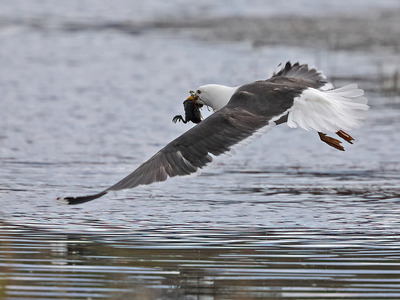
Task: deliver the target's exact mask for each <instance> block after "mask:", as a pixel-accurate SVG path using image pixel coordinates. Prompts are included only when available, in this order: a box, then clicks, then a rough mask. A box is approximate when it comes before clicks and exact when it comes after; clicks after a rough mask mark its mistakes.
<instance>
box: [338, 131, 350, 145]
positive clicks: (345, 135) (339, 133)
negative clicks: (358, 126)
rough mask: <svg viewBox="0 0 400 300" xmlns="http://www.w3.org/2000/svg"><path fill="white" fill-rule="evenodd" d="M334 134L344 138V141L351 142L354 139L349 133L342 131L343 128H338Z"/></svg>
mask: <svg viewBox="0 0 400 300" xmlns="http://www.w3.org/2000/svg"><path fill="white" fill-rule="evenodd" d="M336 134H337V135H338V136H340V137H341V138H342V139H344V140H345V141H346V142H348V143H350V144H353V141H354V139H353V137H352V136H351V135H350V134H348V133H346V132H344V131H343V130H339V131H338V132H336Z"/></svg>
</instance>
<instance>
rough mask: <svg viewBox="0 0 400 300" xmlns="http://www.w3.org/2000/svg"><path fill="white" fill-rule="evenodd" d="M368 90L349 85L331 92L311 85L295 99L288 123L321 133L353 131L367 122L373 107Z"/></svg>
mask: <svg viewBox="0 0 400 300" xmlns="http://www.w3.org/2000/svg"><path fill="white" fill-rule="evenodd" d="M363 95H364V91H363V90H362V89H359V88H358V86H357V84H349V85H346V86H344V87H341V88H337V89H332V90H328V91H322V90H317V89H313V88H308V89H306V90H304V91H303V92H302V93H301V95H300V96H299V97H297V98H295V99H294V105H293V106H292V108H291V109H290V111H289V115H288V121H287V124H288V126H289V127H292V128H295V127H297V126H299V127H301V128H303V129H306V130H310V129H314V130H316V131H320V132H337V131H339V130H351V129H354V128H358V127H360V126H361V125H362V124H363V121H364V119H365V113H366V111H367V110H368V109H369V106H368V105H367V102H368V100H367V98H366V97H364V96H363Z"/></svg>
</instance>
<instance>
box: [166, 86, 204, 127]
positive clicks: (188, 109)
mask: <svg viewBox="0 0 400 300" xmlns="http://www.w3.org/2000/svg"><path fill="white" fill-rule="evenodd" d="M196 100H197V96H196V95H194V93H193V94H192V95H191V96H190V97H189V98H187V99H186V100H185V101H184V102H183V107H184V109H185V118H183V117H182V116H181V115H176V116H175V117H174V118H173V119H172V122H174V123H176V122H177V121H182V122H183V123H184V124H186V123H187V122H189V121H192V122H193V123H196V124H197V123H200V122H201V112H200V108H201V107H202V106H203V104H199V103H197V102H196Z"/></svg>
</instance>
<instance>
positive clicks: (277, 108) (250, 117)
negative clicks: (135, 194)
mask: <svg viewBox="0 0 400 300" xmlns="http://www.w3.org/2000/svg"><path fill="white" fill-rule="evenodd" d="M363 95H364V91H363V90H362V89H359V88H358V86H357V85H356V84H349V85H346V86H343V87H340V88H336V89H335V88H334V87H333V85H332V84H331V83H329V82H328V81H327V80H326V77H325V76H324V74H323V73H322V72H321V71H318V70H317V69H315V68H311V67H308V65H306V64H299V63H295V64H293V65H292V64H291V63H290V62H287V63H286V64H285V65H284V66H280V68H279V69H278V70H277V71H276V72H275V73H274V74H273V75H272V77H271V78H269V79H267V80H259V81H255V82H253V83H249V84H245V85H242V86H239V87H228V86H223V85H217V84H208V85H204V86H201V87H199V88H198V89H197V90H196V91H194V92H191V95H190V97H189V98H188V99H186V100H185V102H184V108H185V118H183V117H182V116H175V117H174V119H173V121H174V122H176V121H183V122H184V123H186V122H189V121H192V122H194V123H199V124H198V125H196V126H194V127H192V128H191V129H189V130H188V131H186V132H185V133H183V134H182V135H181V136H179V137H178V138H176V139H175V140H173V141H172V142H170V143H169V144H167V145H166V146H165V147H164V148H162V149H161V150H160V151H158V152H157V153H156V154H155V155H154V156H152V157H151V158H150V159H148V160H147V161H146V162H144V163H143V164H142V165H140V166H139V167H138V168H137V169H136V170H135V171H133V172H132V173H131V174H129V175H128V176H126V177H125V178H123V179H122V180H121V181H119V182H117V183H116V184H114V185H113V186H111V187H109V188H107V189H105V190H104V191H102V192H100V193H97V194H93V195H88V196H80V197H63V198H58V199H60V200H65V201H67V203H68V204H78V203H84V202H87V201H91V200H94V199H96V198H99V197H101V196H103V195H105V194H107V193H108V192H110V191H117V190H122V189H129V188H134V187H136V186H138V185H141V184H151V183H153V182H158V181H164V180H166V179H167V178H168V177H174V176H183V175H189V174H192V173H195V172H197V171H198V170H199V169H201V168H203V167H204V166H206V165H207V164H208V163H210V162H211V161H212V156H211V155H213V156H218V155H220V154H222V153H225V152H227V151H229V150H230V149H231V148H232V146H234V145H235V144H238V143H239V142H241V141H243V140H245V139H247V138H249V137H251V136H253V135H254V134H255V133H257V132H263V133H265V132H267V131H268V130H270V129H271V128H273V127H274V126H275V125H278V124H281V123H285V122H286V123H287V125H288V126H289V127H291V128H296V127H301V128H303V129H305V130H311V129H312V130H315V131H317V132H318V134H319V137H320V139H321V140H322V141H323V142H325V143H327V144H328V145H330V146H332V147H334V148H336V149H338V150H342V151H343V150H344V148H343V146H342V145H341V142H340V141H339V140H338V139H335V138H333V137H330V136H328V135H327V133H329V132H331V133H336V134H337V135H338V136H339V137H341V138H342V139H344V140H345V141H347V142H349V143H352V141H353V138H352V137H351V136H350V135H349V134H347V133H346V132H345V131H347V130H351V129H355V128H358V127H360V126H361V125H362V123H363V120H364V118H365V112H366V111H367V110H368V108H369V107H368V105H367V101H368V100H367V98H365V97H363ZM203 105H205V106H208V107H211V108H212V109H213V110H214V113H213V114H211V115H210V116H209V117H207V118H206V119H204V120H203V121H202V120H201V113H200V107H201V106H203Z"/></svg>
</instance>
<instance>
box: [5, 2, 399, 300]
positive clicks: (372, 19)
mask: <svg viewBox="0 0 400 300" xmlns="http://www.w3.org/2000/svg"><path fill="white" fill-rule="evenodd" d="M111 3H112V5H111ZM247 3H248V2H247V1H235V2H231V1H219V2H218V3H215V1H202V2H201V3H195V2H193V3H191V2H188V1H168V2H166V1H156V2H151V4H150V2H149V1H137V2H136V1H133V2H132V1H122V0H121V1H113V2H108V1H62V2H54V1H0V4H1V7H2V9H1V10H0V66H1V67H0V91H1V100H0V158H1V159H0V178H1V185H0V205H1V206H0V207H1V208H0V241H1V244H0V299H7V300H11V299H97V298H109V299H339V298H340V299H399V298H400V250H399V247H400V239H399V234H400V221H399V215H400V208H399V207H400V175H399V174H400V173H399V171H400V151H399V146H400V135H399V131H400V122H399V121H400V120H399V119H400V96H399V94H400V92H399V79H398V70H399V69H400V57H399V55H398V50H399V49H400V45H399V40H398V33H399V31H400V22H399V21H398V17H397V16H398V13H399V12H400V8H399V5H398V3H397V1H383V2H379V3H375V2H374V1H356V0H353V1H334V2H329V3H328V2H324V1H318V3H317V2H316V1H285V2H284V3H282V4H276V3H273V4H271V3H269V1H254V2H253V5H251V6H249V5H248V4H247ZM205 16H206V17H205ZM271 26H272V27H271ZM315 28H318V30H316V29H315ZM310 32H312V33H310ZM287 37H290V38H289V39H288V38H287ZM287 60H291V61H292V62H295V61H300V62H306V63H309V64H310V65H316V66H318V68H320V69H322V70H323V71H324V73H325V74H326V75H327V76H328V78H330V79H331V80H332V81H333V82H334V84H335V85H337V86H340V85H342V84H346V83H351V82H357V83H359V85H360V87H361V88H363V89H364V90H365V91H366V94H367V96H368V98H369V100H370V101H369V104H370V106H371V110H370V112H369V113H368V118H367V121H366V124H365V126H364V127H363V128H361V129H359V130H356V131H353V132H351V134H352V136H353V137H354V138H355V139H356V142H355V144H354V145H349V144H347V145H344V146H345V148H346V151H345V152H339V151H337V150H335V149H333V148H330V147H329V146H327V145H325V144H323V143H321V142H320V141H319V138H318V135H317V134H316V133H315V132H307V131H303V130H300V129H290V128H288V127H287V126H286V125H281V126H278V127H276V128H274V129H273V130H272V131H271V132H269V133H268V134H266V135H265V136H263V137H261V138H260V139H258V140H255V141H253V142H252V143H251V144H249V145H247V146H245V147H241V148H238V149H235V153H233V154H232V156H224V157H220V158H217V159H216V160H215V163H214V164H213V165H212V166H211V167H209V168H206V169H204V170H203V171H202V173H201V174H200V175H198V176H191V177H188V178H173V179H170V180H167V181H166V182H163V183H159V184H153V185H150V186H142V187H138V188H135V189H133V190H127V191H121V192H116V193H110V194H108V195H106V196H105V197H103V198H100V199H98V200H96V201H93V202H89V203H86V204H83V205H78V206H66V205H63V204H61V203H58V202H56V201H55V199H56V198H57V197H58V196H66V195H84V194H89V193H93V192H98V191H100V190H102V189H104V188H106V187H108V186H110V185H111V184H113V183H115V182H116V181H118V180H119V179H121V178H122V177H123V176H125V175H127V174H128V173H130V172H131V171H132V170H133V169H134V168H136V167H137V166H138V165H139V164H140V163H142V162H143V161H144V160H145V159H147V158H149V157H150V156H151V155H153V154H154V153H155V152H156V151H158V150H159V149H160V148H161V147H163V146H164V145H165V144H166V143H168V142H169V141H171V140H172V139H174V138H175V137H177V136H178V135H179V134H181V133H183V132H184V131H186V130H187V129H188V128H190V126H192V125H184V124H182V123H180V124H173V123H172V122H171V120H172V117H173V116H174V115H176V114H182V113H183V107H182V101H183V100H184V99H185V98H187V96H188V91H189V90H193V89H196V88H197V87H198V86H200V85H202V84H206V83H211V82H214V83H221V84H226V85H232V86H235V85H240V84H243V83H246V82H249V81H253V80H256V79H262V78H267V77H268V76H269V75H270V72H271V71H272V70H273V69H274V68H276V66H277V65H278V64H279V63H281V62H286V61H287ZM396 74H397V75H396ZM203 113H204V114H205V115H207V114H210V112H207V110H206V109H205V110H204V109H203Z"/></svg>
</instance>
